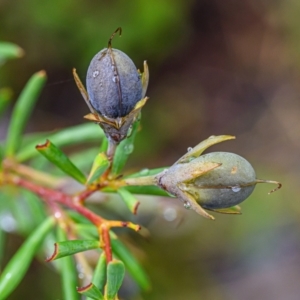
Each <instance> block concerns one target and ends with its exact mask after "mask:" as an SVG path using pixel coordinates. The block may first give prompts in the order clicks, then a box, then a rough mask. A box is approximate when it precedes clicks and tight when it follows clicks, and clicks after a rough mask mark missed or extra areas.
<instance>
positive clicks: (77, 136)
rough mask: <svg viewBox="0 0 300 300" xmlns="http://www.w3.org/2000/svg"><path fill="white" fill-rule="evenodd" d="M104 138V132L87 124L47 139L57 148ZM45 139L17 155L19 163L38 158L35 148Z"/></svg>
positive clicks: (24, 148) (70, 128) (30, 145)
mask: <svg viewBox="0 0 300 300" xmlns="http://www.w3.org/2000/svg"><path fill="white" fill-rule="evenodd" d="M103 137H104V133H103V130H102V129H101V128H100V127H99V126H97V125H95V124H93V123H85V124H81V125H77V126H73V127H69V128H66V129H62V130H60V131H58V132H55V133H52V134H49V135H48V136H47V138H48V139H49V140H51V141H52V142H53V143H54V144H55V145H56V146H57V147H63V146H67V145H75V144H80V143H86V142H95V141H99V140H101V138H103ZM44 140H45V138H44V137H42V138H39V139H37V140H35V141H32V142H31V143H29V144H28V145H27V146H24V147H23V149H21V150H20V151H19V152H18V154H17V157H16V158H17V161H19V162H22V161H25V160H28V159H30V158H33V157H35V156H37V152H36V150H35V146H36V145H37V144H41V143H43V142H44Z"/></svg>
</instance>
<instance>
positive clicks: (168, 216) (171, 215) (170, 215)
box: [163, 207, 177, 222]
mask: <svg viewBox="0 0 300 300" xmlns="http://www.w3.org/2000/svg"><path fill="white" fill-rule="evenodd" d="M163 215H164V218H165V220H167V221H169V222H172V221H174V220H175V219H176V218H177V211H176V209H175V208H174V207H167V208H166V209H165V210H164V212H163Z"/></svg>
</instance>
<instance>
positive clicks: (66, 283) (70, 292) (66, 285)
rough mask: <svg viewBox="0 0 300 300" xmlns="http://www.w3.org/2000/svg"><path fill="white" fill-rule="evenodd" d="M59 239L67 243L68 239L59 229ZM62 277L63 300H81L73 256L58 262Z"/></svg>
mask: <svg viewBox="0 0 300 300" xmlns="http://www.w3.org/2000/svg"><path fill="white" fill-rule="evenodd" d="M57 238H58V240H59V241H65V240H66V239H67V236H66V233H65V232H64V230H63V229H62V228H60V227H59V228H58V231H57ZM57 263H58V266H59V268H60V272H61V275H62V286H63V299H68V300H79V299H80V297H79V294H78V293H77V290H76V288H77V286H78V282H77V271H76V267H75V262H74V260H73V258H72V257H71V256H67V257H64V258H62V259H60V260H58V261H57Z"/></svg>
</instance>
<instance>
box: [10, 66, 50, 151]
mask: <svg viewBox="0 0 300 300" xmlns="http://www.w3.org/2000/svg"><path fill="white" fill-rule="evenodd" d="M45 82H46V73H45V72H44V71H40V72H38V73H35V74H34V75H33V76H32V77H31V78H30V79H29V81H28V82H27V84H26V86H25V87H24V89H23V91H22V92H21V94H20V96H19V98H18V100H17V103H16V105H15V107H14V110H13V112H12V117H11V121H10V124H9V128H8V135H7V143H6V155H7V156H13V155H14V154H15V152H16V150H17V149H18V147H19V145H20V143H21V139H22V133H23V130H24V128H25V126H26V123H27V121H28V119H29V117H30V115H31V112H32V110H33V108H34V105H35V103H36V101H37V99H38V97H39V95H40V93H41V90H42V88H43V86H44V84H45Z"/></svg>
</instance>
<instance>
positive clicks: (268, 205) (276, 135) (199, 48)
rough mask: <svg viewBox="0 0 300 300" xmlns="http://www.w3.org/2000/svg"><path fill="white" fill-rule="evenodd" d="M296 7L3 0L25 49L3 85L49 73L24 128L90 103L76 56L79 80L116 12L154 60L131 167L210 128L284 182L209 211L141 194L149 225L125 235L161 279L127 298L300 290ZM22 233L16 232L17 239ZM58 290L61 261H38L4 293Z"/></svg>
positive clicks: (0, 7) (55, 123) (134, 45)
mask: <svg viewBox="0 0 300 300" xmlns="http://www.w3.org/2000/svg"><path fill="white" fill-rule="evenodd" d="M299 14H300V4H299V1H296V0H285V1H283V0H281V1H280V0H277V1H257V0H244V1H236V0H222V1H221V0H172V1H171V0H152V1H140V0H131V1H124V0H123V1H121V0H120V1H104V0H103V1H100V0H98V1H92V0H86V1H79V0H78V1H76V0H52V1H49V0H44V1H38V0H0V39H1V40H3V41H9V42H13V43H16V44H18V45H19V46H21V47H22V48H23V49H24V50H25V53H26V55H25V56H24V57H23V58H22V59H19V60H14V61H9V62H8V63H6V64H5V65H3V66H2V67H1V69H0V85H1V87H4V86H9V87H11V88H12V90H13V91H14V98H17V96H18V94H19V92H20V91H21V89H22V87H23V86H24V84H25V83H26V81H27V80H28V78H29V77H30V76H31V75H32V74H33V73H34V72H36V71H39V70H41V69H44V70H46V72H47V74H48V84H47V86H46V88H45V89H44V91H43V93H42V95H41V97H40V101H39V102H38V105H37V107H36V110H35V112H34V116H33V117H32V118H31V120H30V125H29V127H28V128H27V131H28V132H35V131H52V130H54V129H57V128H63V127H66V126H71V125H75V124H79V123H82V122H84V120H83V119H82V117H83V115H85V114H87V113H88V109H87V107H86V105H85V103H84V101H83V99H82V98H81V95H80V93H79V92H78V90H77V88H76V86H75V83H74V81H73V79H72V73H71V71H72V68H73V67H76V68H77V71H78V73H79V75H80V77H81V78H82V79H83V80H84V78H85V74H86V70H87V67H88V65H89V62H90V60H91V58H92V57H93V56H94V55H95V54H96V53H97V52H98V51H99V50H101V49H102V48H104V47H106V45H107V40H108V38H109V36H110V35H111V33H112V32H113V31H114V30H115V29H116V28H117V27H119V26H122V28H123V35H122V37H121V38H118V37H116V38H115V39H114V41H113V46H114V47H116V48H119V49H121V50H122V51H124V52H126V53H127V54H128V55H129V56H130V57H131V58H132V59H133V61H134V62H135V63H136V65H137V67H138V68H142V62H143V60H145V59H146V60H147V61H148V64H149V68H150V85H149V89H148V92H147V95H148V96H149V97H150V100H149V102H148V103H147V105H146V106H145V108H144V109H143V120H142V125H143V130H142V132H141V133H140V134H139V135H138V137H137V142H136V145H135V151H134V153H133V155H132V157H131V160H130V162H129V165H128V168H127V170H128V171H130V170H139V169H142V168H154V167H160V166H167V165H170V164H172V163H173V162H174V161H176V160H177V159H178V157H180V156H181V155H183V154H184V153H185V152H186V149H187V148H188V147H189V146H194V145H196V144H197V143H198V142H200V141H201V140H203V139H205V138H207V137H208V136H210V135H219V134H232V135H236V136H237V140H235V141H230V142H226V143H223V144H220V145H216V146H214V147H213V148H211V149H209V150H208V151H219V150H222V151H229V152H235V153H238V154H240V155H241V156H243V157H246V158H247V160H249V161H250V162H251V163H252V165H253V166H254V168H255V169H256V171H257V176H258V177H259V178H265V179H273V180H278V181H280V182H282V184H283V188H282V189H281V190H280V191H278V192H277V193H274V194H272V195H268V191H270V190H271V189H272V188H273V186H270V185H259V186H257V188H256V189H255V192H254V193H253V194H252V195H251V197H250V198H249V199H248V200H247V201H246V202H245V203H244V204H242V210H243V215H242V216H226V215H215V217H216V221H214V222H211V221H208V220H206V219H203V218H202V217H200V216H197V215H196V214H195V213H194V212H192V211H186V210H184V209H183V208H182V205H181V204H180V202H179V201H177V200H176V199H158V198H147V197H145V198H144V197H142V198H141V199H142V204H141V206H140V212H139V214H138V215H137V217H136V218H133V220H134V221H136V222H140V223H141V224H143V225H144V226H145V227H147V228H148V230H149V233H150V234H149V236H148V237H147V238H143V237H140V236H137V235H136V234H130V235H129V236H125V235H124V240H126V241H129V242H130V243H131V245H132V251H134V252H136V255H137V256H138V257H139V258H140V259H141V261H142V263H143V265H144V266H145V268H146V270H147V271H148V273H149V275H150V277H151V279H152V282H153V289H152V291H151V292H149V293H143V294H142V295H139V294H138V292H137V290H136V287H135V286H134V285H133V284H132V283H131V282H130V281H128V284H127V287H125V288H124V294H123V296H124V299H146V300H147V299H164V300H168V299H172V300H177V299H178V300H181V299H190V300H194V299H195V300H196V299H214V300H219V299H220V300H226V299H228V300H229V299H230V300H241V299H243V300H247V299H264V300H269V299H270V300H271V299H272V300H274V299H287V300H293V299H295V300H296V299H299V298H300V285H299V280H300V222H299V220H300V199H299V196H298V187H299V177H300V161H299V159H298V157H299V147H300V101H299V92H300V89H299V79H300V76H299V75H300V56H299V53H300V42H299V41H300V19H299ZM8 120H9V114H7V117H6V118H4V119H3V120H2V121H1V123H0V125H1V127H0V134H1V138H3V137H4V133H5V131H6V127H7V123H8ZM120 213H122V212H120ZM124 213H125V212H124ZM18 243H19V244H20V243H21V240H20V239H19V238H18V237H15V236H11V237H10V244H11V251H12V252H13V251H15V249H16V247H17V246H16V245H18ZM9 249H10V248H9ZM59 294H60V284H59V279H58V278H57V275H56V274H55V273H53V272H52V271H51V270H49V269H48V268H47V267H45V266H43V265H41V264H40V263H38V262H35V263H34V264H33V266H32V267H31V269H30V273H29V275H28V276H27V277H26V278H25V280H24V281H23V282H22V284H21V285H20V286H19V288H18V289H17V290H16V291H15V292H14V294H12V296H11V298H10V299H20V297H23V299H46V300H47V299H57V295H59Z"/></svg>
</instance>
